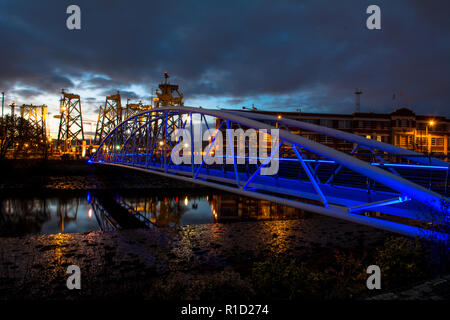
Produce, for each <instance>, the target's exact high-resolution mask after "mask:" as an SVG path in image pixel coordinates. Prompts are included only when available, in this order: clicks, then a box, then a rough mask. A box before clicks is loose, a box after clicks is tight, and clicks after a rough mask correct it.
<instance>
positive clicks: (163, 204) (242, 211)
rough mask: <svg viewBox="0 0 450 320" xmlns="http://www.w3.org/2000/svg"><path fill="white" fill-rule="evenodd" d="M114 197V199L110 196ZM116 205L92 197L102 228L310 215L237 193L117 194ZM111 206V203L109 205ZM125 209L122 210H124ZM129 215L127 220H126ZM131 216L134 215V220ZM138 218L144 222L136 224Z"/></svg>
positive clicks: (176, 225)
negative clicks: (198, 194)
mask: <svg viewBox="0 0 450 320" xmlns="http://www.w3.org/2000/svg"><path fill="white" fill-rule="evenodd" d="M110 200H111V198H110ZM114 202H115V208H114V209H113V210H107V209H106V208H105V207H106V206H105V199H104V198H99V197H96V196H92V197H91V199H90V203H91V206H92V209H93V212H94V216H95V218H96V219H97V221H98V224H99V226H100V228H101V230H104V231H109V230H115V229H121V228H134V227H149V228H154V227H161V228H165V227H178V226H182V225H189V224H204V223H214V222H219V223H224V222H232V221H246V220H280V219H298V218H301V217H304V216H305V215H307V214H306V213H304V212H303V210H301V209H297V208H293V207H289V206H285V205H280V204H277V203H273V202H270V201H267V200H257V199H252V198H247V197H243V196H238V195H233V194H212V195H207V196H206V197H204V196H203V197H199V196H189V195H180V196H172V197H161V196H150V197H148V196H147V197H139V196H137V197H129V196H127V197H122V196H120V195H118V194H117V195H116V196H115V199H114ZM109 208H110V209H111V208H112V207H111V205H109ZM120 211H122V212H120ZM124 215H127V219H124ZM128 217H133V218H134V221H132V222H131V223H130V221H128ZM137 221H139V223H141V225H140V226H139V223H137V224H135V223H136V222H137Z"/></svg>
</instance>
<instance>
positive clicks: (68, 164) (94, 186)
mask: <svg viewBox="0 0 450 320" xmlns="http://www.w3.org/2000/svg"><path fill="white" fill-rule="evenodd" d="M130 189H160V190H164V189H166V190H169V189H191V190H194V189H195V190H198V189H202V188H201V187H200V186H198V185H195V184H192V183H187V182H183V181H178V180H175V179H167V178H163V177H160V176H157V175H153V174H147V173H144V172H140V171H135V170H129V169H125V168H118V167H110V166H102V165H95V164H89V163H87V161H86V160H47V161H43V160H27V159H23V160H22V159H18V160H4V161H3V162H2V163H0V192H2V193H3V194H6V193H8V194H14V193H16V192H20V193H27V194H30V193H35V192H40V191H53V190H61V191H64V190H68V191H77V190H130Z"/></svg>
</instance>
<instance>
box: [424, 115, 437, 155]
mask: <svg viewBox="0 0 450 320" xmlns="http://www.w3.org/2000/svg"><path fill="white" fill-rule="evenodd" d="M434 124H435V122H434V120H430V121H428V123H427V125H426V128H425V136H426V138H427V151H428V153H430V151H431V139H430V136H428V127H433V126H434Z"/></svg>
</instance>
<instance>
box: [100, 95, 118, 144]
mask: <svg viewBox="0 0 450 320" xmlns="http://www.w3.org/2000/svg"><path fill="white" fill-rule="evenodd" d="M121 122H122V103H121V99H120V92H119V91H117V93H116V94H114V95H111V96H107V97H106V101H105V105H104V106H100V109H99V111H98V121H97V128H96V129H95V137H94V141H96V142H98V143H100V142H101V141H102V140H103V139H104V138H105V137H106V135H107V134H108V133H110V132H111V131H112V130H113V129H114V128H115V127H116V126H117V125H118V124H119V123H121Z"/></svg>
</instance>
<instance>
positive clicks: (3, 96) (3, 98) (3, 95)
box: [2, 92, 5, 117]
mask: <svg viewBox="0 0 450 320" xmlns="http://www.w3.org/2000/svg"><path fill="white" fill-rule="evenodd" d="M4 102H5V93H4V92H2V117H3V112H4V111H3V109H4Z"/></svg>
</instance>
